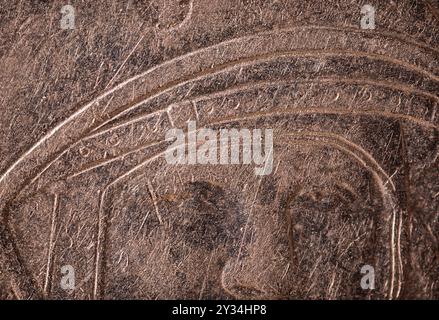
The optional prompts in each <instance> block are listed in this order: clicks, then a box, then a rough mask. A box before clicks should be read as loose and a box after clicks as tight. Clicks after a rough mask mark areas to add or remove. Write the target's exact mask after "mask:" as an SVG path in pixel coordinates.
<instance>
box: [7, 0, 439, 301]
mask: <svg viewBox="0 0 439 320" xmlns="http://www.w3.org/2000/svg"><path fill="white" fill-rule="evenodd" d="M262 2H263V3H262ZM402 2H404V3H402V4H401V6H404V8H406V9H407V10H405V11H407V12H409V11H410V9H411V8H412V6H413V3H412V1H402ZM398 5H399V4H398ZM77 6H81V7H78V8H76V5H75V14H78V13H81V14H82V16H81V18H79V16H76V19H75V27H74V29H70V28H68V29H66V30H63V32H53V30H54V29H53V28H47V27H46V26H45V25H44V27H42V25H43V22H42V21H45V22H44V23H46V21H54V20H56V19H52V18H53V16H50V17H46V16H45V14H46V13H47V12H48V10H49V9H47V10H42V8H40V7H39V10H37V11H38V12H37V13H36V14H35V16H32V17H31V18H29V19H27V18H26V19H25V20H24V22H23V23H21V20H22V18H23V17H22V16H20V18H19V19H20V20H17V21H15V20H13V19H12V18H11V17H13V16H14V15H7V17H6V20H5V22H4V23H5V25H10V26H11V27H10V28H9V27H7V28H6V27H5V28H2V31H3V30H6V31H5V32H7V33H9V32H10V35H9V34H8V36H6V37H4V38H5V39H6V40H5V42H8V41H10V39H16V38H17V39H18V38H19V37H21V36H23V38H20V39H19V41H17V42H16V43H15V42H8V43H9V47H10V49H8V46H7V45H5V46H4V47H5V48H7V50H6V51H5V55H4V56H5V59H3V60H1V62H0V64H1V66H2V68H1V69H2V70H5V71H4V74H5V76H4V77H2V78H1V79H0V84H1V87H2V88H6V89H5V90H3V91H4V92H2V93H5V96H7V98H5V99H3V98H2V102H3V103H2V106H4V108H5V110H6V111H5V113H4V114H5V119H6V120H4V119H3V118H2V119H1V120H0V122H1V123H0V124H1V130H4V131H2V137H5V138H4V139H3V140H2V141H0V143H1V146H2V155H1V158H0V163H1V164H2V170H1V174H0V213H1V218H2V223H0V270H1V271H2V272H3V270H5V272H4V274H3V273H0V297H2V294H3V293H2V292H3V291H4V292H7V297H12V298H22V299H27V298H40V297H42V298H60V299H70V298H73V299H99V298H109V299H125V298H138V299H158V298H168V299H171V298H174V299H176V298H186V299H188V298H191V299H206V298H255V297H256V298H267V299H274V298H279V299H289V298H325V299H335V298H377V299H384V298H412V297H416V298H431V297H437V295H438V294H437V291H438V290H437V285H438V283H439V282H438V281H437V279H438V278H439V276H438V269H437V265H438V261H439V260H438V259H439V256H438V253H437V252H438V250H437V243H438V240H437V234H438V233H439V232H438V230H439V221H438V212H439V210H438V208H439V202H438V201H437V200H438V191H439V189H438V183H437V181H439V179H438V177H437V167H438V161H439V160H438V159H439V157H438V141H439V139H438V117H437V114H438V113H437V109H438V102H439V98H438V95H437V93H438V92H439V82H438V80H439V78H438V65H439V64H438V50H437V48H435V47H434V46H433V45H432V44H434V41H435V40H434V37H433V36H431V35H432V34H435V32H434V31H435V30H436V29H437V28H436V27H435V26H433V25H430V21H432V20H431V19H432V18H433V17H430V18H431V19H430V20H428V19H424V17H421V18H420V19H419V21H417V22H416V24H415V23H414V21H412V20H410V19H412V18H413V17H412V16H410V19H408V20H407V19H406V20H404V19H402V18H401V16H399V14H400V13H399V11H401V12H404V10H394V7H393V5H392V2H389V4H385V5H384V4H383V6H382V7H383V8H384V6H386V10H388V11H389V12H394V11H398V15H396V14H395V15H384V14H381V13H380V12H376V14H377V15H376V17H375V18H376V21H375V22H376V24H375V25H374V27H375V29H360V28H352V26H354V25H358V26H359V25H360V21H359V20H358V16H359V14H360V13H361V11H360V10H361V6H359V7H358V8H357V9H358V10H356V9H355V10H354V9H352V8H353V7H355V6H354V5H351V4H349V5H346V3H345V2H343V1H340V3H339V5H338V6H336V7H337V8H343V10H346V12H345V13H344V14H343V19H340V16H339V15H335V14H333V12H335V11H332V10H320V9H321V8H320V9H319V10H311V8H313V6H320V5H319V4H311V3H310V4H309V3H306V2H304V1H286V2H285V1H284V2H276V3H275V4H271V3H270V2H267V1H265V2H264V1H231V0H230V1H220V2H217V3H215V4H214V3H212V1H205V0H200V1H192V0H189V1H155V0H154V1H148V2H143V1H131V2H129V3H128V4H126V7H127V9H126V12H125V13H126V14H120V12H121V11H120V10H122V11H123V10H125V8H120V7H125V4H123V5H122V4H114V8H113V7H112V8H111V9H109V10H108V12H106V14H105V15H99V13H93V14H92V13H90V11H94V10H92V9H93V8H91V7H90V5H86V4H78V5H77ZM225 6H226V8H227V10H224V8H225ZM8 8H9V7H8ZM401 8H402V7H401ZM232 9H233V10H232ZM8 10H12V9H10V8H9V9H8ZM23 10H28V8H23ZM337 10H338V9H337ZM340 10H342V9H340ZM380 10H382V9H381V8H380ZM383 10H384V9H383ZM46 11H47V12H46ZM310 11H313V12H314V11H315V12H316V14H317V13H318V12H320V13H321V16H319V19H317V17H314V16H309V15H307V14H306V15H305V16H304V15H303V13H306V12H310ZM23 12H24V11H23ZM130 12H135V13H133V14H132V15H130ZM428 12H429V11H428ZM320 13H319V14H320ZM421 13H422V12H417V13H416V15H417V16H418V15H422V14H421ZM56 14H59V12H57V13H56ZM95 14H98V16H95ZM107 14H111V15H110V16H111V17H114V18H115V19H116V18H117V19H118V20H117V23H116V22H114V21H116V20H114V21H112V19H108V15H107ZM288 15H289V16H290V17H288ZM382 16H385V17H386V18H385V19H395V20H394V21H393V22H391V23H389V24H388V25H387V29H381V28H383V25H384V21H383V20H379V18H378V17H382ZM297 17H304V19H303V21H302V19H301V20H300V21H296V20H294V19H289V18H297ZM353 17H354V18H353ZM95 18H98V19H95ZM320 18H321V19H320ZM10 19H12V20H10ZM84 19H85V20H84ZM87 19H90V21H89V22H90V23H87V24H86V25H87V27H86V25H84V21H88V20H87ZM325 19H329V20H327V21H328V23H325V24H324V26H323V24H322V25H320V26H317V25H314V24H315V23H314V22H313V21H326V20H325ZM349 19H351V20H349ZM107 20H108V21H107ZM119 20H123V23H127V24H128V25H129V27H128V26H127V27H121V29H120V27H119V25H120V24H119V23H120V21H119ZM424 20H425V21H428V23H429V25H428V28H427V27H426V25H424V23H425V22H424ZM34 21H38V22H39V23H41V25H40V24H36V25H35V26H33V27H32V28H30V27H29V25H30V23H34ZM304 21H306V23H308V22H309V23H310V24H309V25H308V24H305V25H303V23H304ZM401 21H403V22H404V23H405V24H404V25H403V26H402V27H401V26H399V23H400V22H401ZM370 22H371V21H370V20H368V23H367V24H368V25H370ZM89 25H90V26H91V27H90V28H93V29H90V31H88V29H87V28H88V26H89ZM100 25H104V26H106V28H107V31H106V32H103V31H102V30H99V27H98V26H100ZM348 26H349V27H348ZM408 26H410V28H408ZM34 27H35V28H34ZM17 28H18V29H17ZM261 28H262V29H261ZM9 29H11V30H10V31H8V30H9ZM40 29H42V30H48V31H47V32H52V33H50V34H45V36H44V37H40V36H38V37H35V33H33V31H32V30H40ZM17 30H18V31H17ZM398 30H399V31H398ZM414 30H415V31H414ZM31 31H32V32H31ZM119 31H120V32H119ZM418 31H419V32H418ZM35 32H37V33H38V31H35ZM44 32H46V31H44ZM69 32H71V33H69ZM84 32H87V34H85V35H84V34H83V33H84ZM398 32H402V33H398ZM410 33H411V34H412V35H411V36H410ZM42 34H43V32H42ZM420 34H422V37H423V38H422V39H423V40H422V39H418V36H419V35H420ZM46 36H47V37H46ZM65 37H68V38H65ZM2 38H3V37H2ZM41 38H43V39H41ZM45 39H47V40H45ZM427 40H428V41H427ZM11 41H12V40H11ZM426 41H427V42H426ZM28 44H29V45H28ZM26 45H28V46H29V47H28V48H27V47H25V46H26ZM23 46H24V47H23ZM38 50H42V51H41V52H40V51H38ZM55 53H57V54H55ZM49 56H50V59H48V58H47V57H49ZM29 57H31V58H29ZM32 59H35V60H32ZM42 61H44V63H42ZM23 64H24V67H23ZM37 66H38V67H37ZM39 68H40V69H41V70H40V69H39ZM68 72H71V74H67V73H68ZM28 88H30V89H31V90H28ZM24 89H26V90H24ZM15 106H16V109H17V110H18V111H16V110H15V109H14V108H15ZM2 116H3V114H2ZM190 121H194V122H196V124H197V126H196V127H197V128H210V129H212V130H220V129H223V128H224V129H242V128H245V129H248V130H253V129H261V130H262V129H269V130H271V129H272V130H273V145H274V149H273V168H272V169H273V170H272V172H271V173H270V175H267V176H257V175H255V174H254V167H253V166H248V165H245V164H239V165H232V164H229V163H228V164H225V165H223V164H218V165H209V164H201V163H196V164H185V165H179V164H175V165H171V164H169V163H167V162H166V159H165V157H164V154H165V152H166V150H167V147H168V146H169V142H168V141H166V139H165V136H166V133H167V132H169V130H171V129H175V128H180V129H184V128H186V127H188V126H187V124H188V122H190ZM3 132H4V134H3ZM4 140H6V141H4ZM4 145H5V146H6V147H5V148H4V147H3V146H4ZM4 149H5V150H6V151H7V152H3V150H4ZM9 149H11V150H9ZM240 163H242V162H240ZM366 264H367V265H370V266H372V267H373V268H374V270H375V272H376V279H375V282H376V290H375V291H373V292H371V291H367V290H366V291H365V290H363V289H362V288H361V287H360V282H361V277H362V274H361V272H360V270H361V268H362V266H364V265H366ZM63 270H70V271H74V278H75V281H74V284H75V286H74V289H69V290H66V289H65V288H66V286H64V285H63V286H61V285H60V284H65V283H66V279H67V278H66V277H67V276H72V274H69V275H66V274H64V273H63ZM70 284H71V282H70Z"/></svg>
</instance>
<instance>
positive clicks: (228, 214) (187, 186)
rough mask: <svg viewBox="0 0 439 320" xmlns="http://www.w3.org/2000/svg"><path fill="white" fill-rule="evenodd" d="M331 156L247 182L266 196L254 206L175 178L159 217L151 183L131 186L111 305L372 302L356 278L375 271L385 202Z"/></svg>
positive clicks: (111, 256) (118, 212)
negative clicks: (368, 268)
mask: <svg viewBox="0 0 439 320" xmlns="http://www.w3.org/2000/svg"><path fill="white" fill-rule="evenodd" d="M327 155H328V153H325V150H324V149H322V150H317V151H316V150H314V151H312V152H300V151H297V153H296V155H295V156H294V157H293V158H291V159H286V160H285V162H283V165H281V166H279V168H278V170H277V172H276V174H274V175H273V176H266V177H263V178H262V179H261V180H259V178H258V179H255V180H254V181H252V182H251V183H253V184H255V185H257V183H260V186H259V188H260V190H259V192H262V193H264V196H263V197H262V196H261V197H256V198H255V194H254V193H252V194H251V197H250V196H249V195H248V194H246V193H245V192H241V191H243V190H238V189H237V188H236V187H233V186H230V185H227V184H225V183H221V182H219V181H216V182H214V181H212V180H210V181H209V179H203V178H201V179H199V180H196V179H195V180H194V181H191V180H186V181H180V180H179V179H176V180H175V181H180V182H179V183H178V186H173V187H168V188H165V189H168V191H163V190H164V189H163V188H159V189H160V191H159V190H158V191H157V193H158V194H160V195H159V196H158V197H157V201H156V204H155V205H156V206H157V208H156V207H155V205H154V203H153V202H152V200H151V198H150V197H149V195H148V187H147V183H146V180H145V179H144V178H141V179H136V180H134V181H133V182H130V185H127V186H125V187H123V188H122V189H121V190H118V192H119V191H120V193H119V196H117V197H115V201H114V203H115V205H114V207H113V212H112V216H113V218H111V226H110V229H109V235H110V238H111V237H112V238H113V239H114V241H111V245H110V246H109V248H110V249H109V252H108V260H107V272H106V273H107V275H108V276H107V279H106V288H105V296H106V297H107V298H129V297H134V298H181V297H184V298H193V299H198V298H214V299H215V298H230V297H233V298H244V299H245V298H281V299H287V298H335V297H343V296H346V297H353V296H358V297H362V296H363V297H364V296H366V295H367V292H364V291H362V290H361V288H360V278H361V275H360V269H361V266H362V265H364V264H374V262H376V261H375V260H374V259H375V258H374V255H373V253H371V251H370V250H372V249H373V248H372V247H373V246H374V245H376V244H374V243H373V241H374V240H373V239H374V237H376V233H374V232H373V231H372V230H373V225H374V224H376V222H377V220H376V219H378V218H379V215H380V212H382V211H383V208H382V203H381V202H380V201H378V200H377V199H379V197H380V196H379V195H378V194H376V193H377V191H376V186H374V185H373V182H371V177H370V174H369V173H368V172H367V171H366V170H364V168H360V167H359V166H358V164H357V163H355V161H353V160H351V159H346V157H345V156H343V155H342V154H340V153H339V152H337V151H335V150H333V152H332V153H331V156H330V157H327ZM325 157H326V158H325ZM322 159H326V160H325V161H322ZM310 166H313V168H310ZM342 168H344V169H342ZM292 169H294V170H295V171H294V172H293V173H292V174H291V170H292ZM214 170H215V169H213V171H214ZM287 172H290V174H286V173H287ZM212 176H214V174H212ZM285 177H288V178H285ZM181 182H182V183H181ZM171 189H173V191H170V190H171ZM270 194H271V197H269V196H267V195H270ZM254 199H257V200H256V201H254ZM156 209H158V210H160V214H161V215H162V218H163V224H159V222H158V218H157V217H156V213H155V210H156ZM380 232H381V231H380ZM118 234H123V235H124V237H118V236H117V235H118ZM375 249H376V248H375ZM376 267H377V268H378V265H377V266H376ZM124 288H126V289H125V290H124ZM322 288H323V289H322ZM380 290H381V291H382V288H380Z"/></svg>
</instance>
